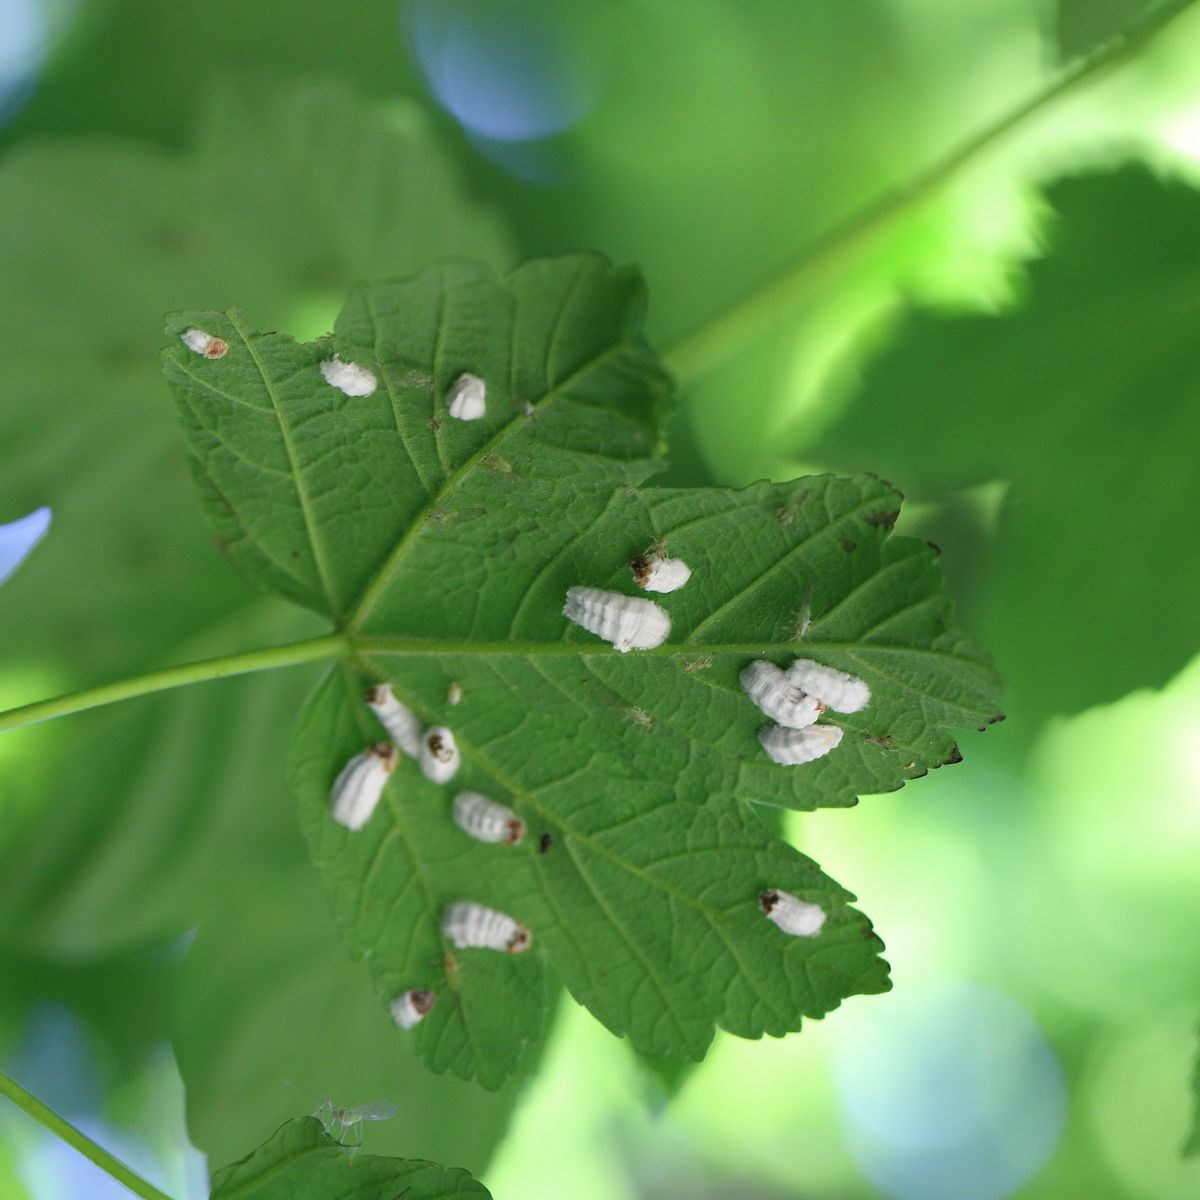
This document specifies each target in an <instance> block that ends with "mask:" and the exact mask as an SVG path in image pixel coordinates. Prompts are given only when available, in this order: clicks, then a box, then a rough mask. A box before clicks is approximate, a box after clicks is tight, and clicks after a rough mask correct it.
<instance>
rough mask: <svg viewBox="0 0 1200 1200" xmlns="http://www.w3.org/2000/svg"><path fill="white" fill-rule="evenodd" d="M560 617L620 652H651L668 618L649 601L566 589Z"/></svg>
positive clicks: (664, 637)
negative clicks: (609, 643) (601, 639)
mask: <svg viewBox="0 0 1200 1200" xmlns="http://www.w3.org/2000/svg"><path fill="white" fill-rule="evenodd" d="M563 616H565V617H566V618H567V620H568V621H574V622H575V624H576V625H581V626H582V627H583V628H584V629H586V630H587V631H588V632H589V633H594V634H595V635H596V636H597V637H601V638H603V639H604V640H605V641H606V642H611V643H612V644H613V645H614V646H615V647H616V648H617V649H618V650H620V651H621V652H622V653H625V651H627V650H653V649H654V647H655V646H661V645H662V644H663V642H665V641H666V640H667V635H668V634H669V633H670V632H671V618H670V617H669V616H668V615H667V613H666V611H665V610H664V609H662V608H660V607H659V606H658V605H657V604H655V603H654V601H653V600H643V599H642V598H641V597H640V596H622V595H621V594H620V592H606V591H604V590H603V589H601V588H594V587H573V588H568V590H567V600H566V603H565V604H564V605H563Z"/></svg>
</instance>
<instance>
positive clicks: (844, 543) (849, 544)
mask: <svg viewBox="0 0 1200 1200" xmlns="http://www.w3.org/2000/svg"><path fill="white" fill-rule="evenodd" d="M838 545H839V546H841V548H842V549H843V550H844V551H845V552H846V553H847V554H853V553H854V551H855V550H857V549H858V543H857V542H854V541H851V540H850V539H849V538H848V537H840V538H838Z"/></svg>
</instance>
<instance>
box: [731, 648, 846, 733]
mask: <svg viewBox="0 0 1200 1200" xmlns="http://www.w3.org/2000/svg"><path fill="white" fill-rule="evenodd" d="M739 678H740V679H741V684H742V690H743V691H744V692H745V693H746V695H747V696H749V697H750V699H751V700H753V701H754V703H755V704H757V705H758V708H759V711H760V712H762V713H763V715H764V716H768V717H770V718H771V720H772V721H776V722H778V723H779V724H780V725H786V726H787V727H788V728H789V729H805V728H807V727H808V726H809V725H811V724H813V722H814V721H816V719H817V718H818V717H819V716H820V715H821V714H822V713H823V712H824V711H825V705H824V704H822V703H821V702H820V701H819V700H818V699H817V698H816V697H815V696H810V695H808V694H807V693H806V692H804V691H802V690H801V689H800V688H798V687H795V686H794V685H792V684H790V683H788V677H787V673H786V672H785V671H783V670H781V669H780V668H779V667H777V666H776V665H775V664H774V663H770V662H764V661H762V660H761V659H760V660H759V661H758V662H752V663H751V664H750V665H749V666H748V667H747V668H746V669H745V670H744V671H743V672H742V673H741V675H740V677H739Z"/></svg>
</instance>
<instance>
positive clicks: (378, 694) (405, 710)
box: [364, 683, 425, 758]
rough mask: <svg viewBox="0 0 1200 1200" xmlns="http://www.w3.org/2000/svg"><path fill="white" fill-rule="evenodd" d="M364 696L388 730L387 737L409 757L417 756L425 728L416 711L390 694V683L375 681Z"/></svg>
mask: <svg viewBox="0 0 1200 1200" xmlns="http://www.w3.org/2000/svg"><path fill="white" fill-rule="evenodd" d="M364 698H365V700H366V702H367V706H368V707H369V708H370V709H371V711H372V712H373V713H374V714H375V715H376V716H377V717H378V718H379V722H380V724H381V725H382V726H383V727H384V729H386V730H387V731H388V737H390V738H391V739H392V741H393V742H395V743H396V745H397V746H399V747H400V749H401V750H403V751H404V753H405V754H407V755H408V756H409V757H410V758H419V757H420V755H421V741H422V737H423V735H424V733H425V729H424V727H423V726H422V724H421V722H420V721H419V720H418V719H417V715H416V713H414V712H413V711H412V709H411V708H409V707H408V706H407V705H405V704H401V703H400V701H399V700H397V699H396V697H395V696H393V695H392V685H391V684H390V683H377V684H376V685H375V686H374V687H370V688H367V693H366V696H365V697H364Z"/></svg>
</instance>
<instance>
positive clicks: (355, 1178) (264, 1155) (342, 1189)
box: [211, 1117, 490, 1200]
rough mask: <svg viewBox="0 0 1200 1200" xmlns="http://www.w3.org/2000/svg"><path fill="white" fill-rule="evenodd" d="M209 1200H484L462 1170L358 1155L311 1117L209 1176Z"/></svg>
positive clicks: (484, 1192) (480, 1190) (484, 1190)
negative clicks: (211, 1183) (398, 1199)
mask: <svg viewBox="0 0 1200 1200" xmlns="http://www.w3.org/2000/svg"><path fill="white" fill-rule="evenodd" d="M212 1182H213V1186H212V1192H211V1200H397V1198H398V1197H400V1196H403V1197H404V1200H487V1198H488V1196H489V1195H490V1193H489V1192H488V1190H487V1188H485V1187H484V1186H483V1185H482V1184H480V1183H477V1182H476V1181H475V1180H474V1179H472V1178H471V1176H470V1175H468V1174H467V1172H466V1171H463V1170H461V1169H460V1168H458V1167H442V1166H439V1165H438V1164H437V1163H431V1162H423V1161H421V1160H420V1159H406V1158H383V1157H381V1156H380V1155H377V1154H361V1153H358V1152H357V1151H356V1150H355V1149H353V1148H351V1147H348V1146H344V1145H342V1144H341V1143H340V1142H337V1141H335V1140H334V1139H333V1138H332V1137H330V1136H329V1135H328V1134H327V1133H326V1132H325V1129H324V1128H323V1126H322V1125H321V1122H320V1121H318V1120H317V1119H316V1118H315V1117H300V1118H298V1119H297V1120H295V1121H289V1122H288V1123H287V1124H286V1125H283V1126H281V1127H280V1128H279V1129H278V1130H276V1132H275V1134H274V1135H273V1136H272V1137H271V1138H270V1139H269V1140H268V1141H266V1142H264V1143H263V1145H261V1146H259V1148H258V1149H257V1150H255V1151H254V1153H253V1154H249V1155H247V1156H246V1157H245V1158H243V1159H242V1160H241V1161H240V1162H236V1163H233V1164H231V1165H230V1166H228V1167H224V1168H222V1169H221V1170H220V1171H218V1172H216V1174H215V1175H214V1176H213V1181H212Z"/></svg>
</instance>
